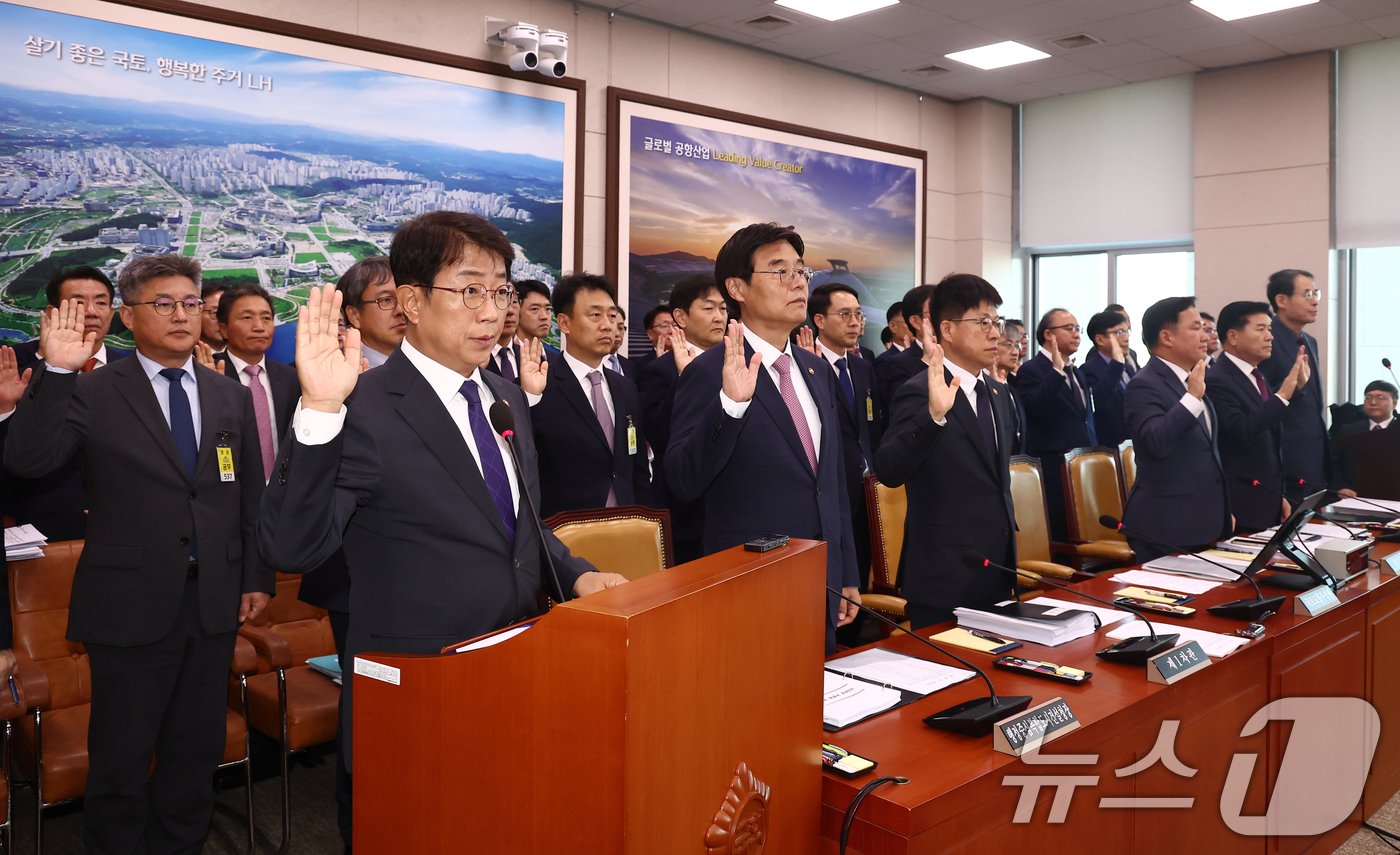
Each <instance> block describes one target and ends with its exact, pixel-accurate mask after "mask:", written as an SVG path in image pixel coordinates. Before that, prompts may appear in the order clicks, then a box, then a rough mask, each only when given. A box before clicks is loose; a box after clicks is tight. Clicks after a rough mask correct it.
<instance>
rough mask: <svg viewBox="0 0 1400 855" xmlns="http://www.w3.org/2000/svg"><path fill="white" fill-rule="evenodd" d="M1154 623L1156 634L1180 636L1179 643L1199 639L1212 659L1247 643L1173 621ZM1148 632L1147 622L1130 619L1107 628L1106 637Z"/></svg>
mask: <svg viewBox="0 0 1400 855" xmlns="http://www.w3.org/2000/svg"><path fill="white" fill-rule="evenodd" d="M1154 625H1155V626H1156V627H1157V632H1158V634H1161V633H1163V632H1171V633H1175V634H1176V635H1178V636H1180V641H1179V642H1178V643H1179V644H1185V643H1186V642H1188V641H1199V642H1200V643H1201V649H1203V650H1205V652H1206V655H1207V656H1209V657H1211V658H1212V659H1220V658H1222V657H1225V656H1229V655H1230V654H1231V653H1234V652H1235V651H1236V650H1239V649H1240V648H1241V647H1244V646H1245V645H1246V644H1248V643H1249V642H1248V641H1246V640H1245V639H1243V638H1239V637H1236V636H1233V635H1222V634H1220V633H1218V632H1207V631H1205V630H1203V629H1192V628H1191V627H1189V626H1182V625H1181V624H1179V623H1174V624H1172V625H1171V626H1169V627H1164V626H1162V624H1160V623H1158V624H1154ZM1150 634H1151V633H1149V632H1148V629H1147V624H1145V623H1143V622H1142V621H1140V620H1132V621H1129V622H1128V623H1125V624H1123V625H1122V626H1115V627H1114V628H1113V629H1111V630H1109V633H1108V637H1109V638H1118V639H1124V638H1138V637H1140V636H1144V635H1150Z"/></svg>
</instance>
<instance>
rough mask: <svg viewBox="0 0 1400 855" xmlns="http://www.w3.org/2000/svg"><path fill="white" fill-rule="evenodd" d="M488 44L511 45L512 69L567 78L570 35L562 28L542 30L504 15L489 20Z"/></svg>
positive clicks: (487, 26)
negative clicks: (509, 19)
mask: <svg viewBox="0 0 1400 855" xmlns="http://www.w3.org/2000/svg"><path fill="white" fill-rule="evenodd" d="M486 43H487V44H489V45H497V46H508V47H510V48H511V49H512V50H511V54H510V56H509V58H508V59H507V63H508V64H509V65H510V68H511V70H512V71H538V72H539V73H540V74H543V75H544V76H545V77H563V76H564V73H565V70H566V63H567V62H568V59H569V34H568V33H566V32H563V31H562V30H541V29H540V28H539V27H537V26H535V25H534V24H527V23H525V22H524V21H517V22H516V23H514V24H511V23H508V22H506V21H505V20H503V19H501V18H487V19H486Z"/></svg>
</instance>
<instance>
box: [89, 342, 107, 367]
mask: <svg viewBox="0 0 1400 855" xmlns="http://www.w3.org/2000/svg"><path fill="white" fill-rule="evenodd" d="M89 358H91V359H96V360H97V367H98V368H101V367H102V366H104V365H106V364H107V345H105V344H99V345H98V346H97V350H96V351H95V352H94V353H93V354H92V356H91V357H89Z"/></svg>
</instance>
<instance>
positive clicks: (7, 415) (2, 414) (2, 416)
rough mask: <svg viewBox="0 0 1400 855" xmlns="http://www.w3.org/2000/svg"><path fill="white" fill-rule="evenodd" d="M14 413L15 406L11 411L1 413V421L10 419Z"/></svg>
mask: <svg viewBox="0 0 1400 855" xmlns="http://www.w3.org/2000/svg"><path fill="white" fill-rule="evenodd" d="M14 414H15V411H14V408H13V407H11V408H10V411H9V412H8V413H0V422H3V421H4V420H5V419H8V418H9V417H10V416H13V415H14Z"/></svg>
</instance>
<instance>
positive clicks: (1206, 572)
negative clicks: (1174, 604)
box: [1142, 551, 1251, 582]
mask: <svg viewBox="0 0 1400 855" xmlns="http://www.w3.org/2000/svg"><path fill="white" fill-rule="evenodd" d="M1236 555H1237V556H1238V557H1235V556H1231V555H1229V554H1228V553H1224V552H1222V551H1212V552H1211V556H1210V557H1211V559H1212V560H1214V561H1216V562H1218V563H1220V564H1224V565H1226V566H1228V567H1234V568H1235V569H1237V570H1239V571H1240V572H1244V569H1245V568H1246V567H1248V566H1249V562H1250V560H1251V556H1249V555H1247V554H1244V553H1236ZM1142 566H1143V567H1145V568H1147V569H1148V570H1159V571H1161V572H1163V573H1180V574H1181V575H1183V576H1195V577H1197V578H1199V579H1219V580H1221V581H1224V582H1233V581H1235V580H1236V579H1238V578H1240V574H1239V573H1231V572H1230V571H1229V570H1226V569H1225V568H1224V567H1217V566H1216V565H1215V564H1212V563H1210V562H1209V561H1206V560H1205V559H1203V558H1200V557H1198V556H1195V555H1163V556H1162V557H1161V558H1156V559H1153V560H1152V561H1149V562H1147V563H1146V564H1144V565H1142Z"/></svg>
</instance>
